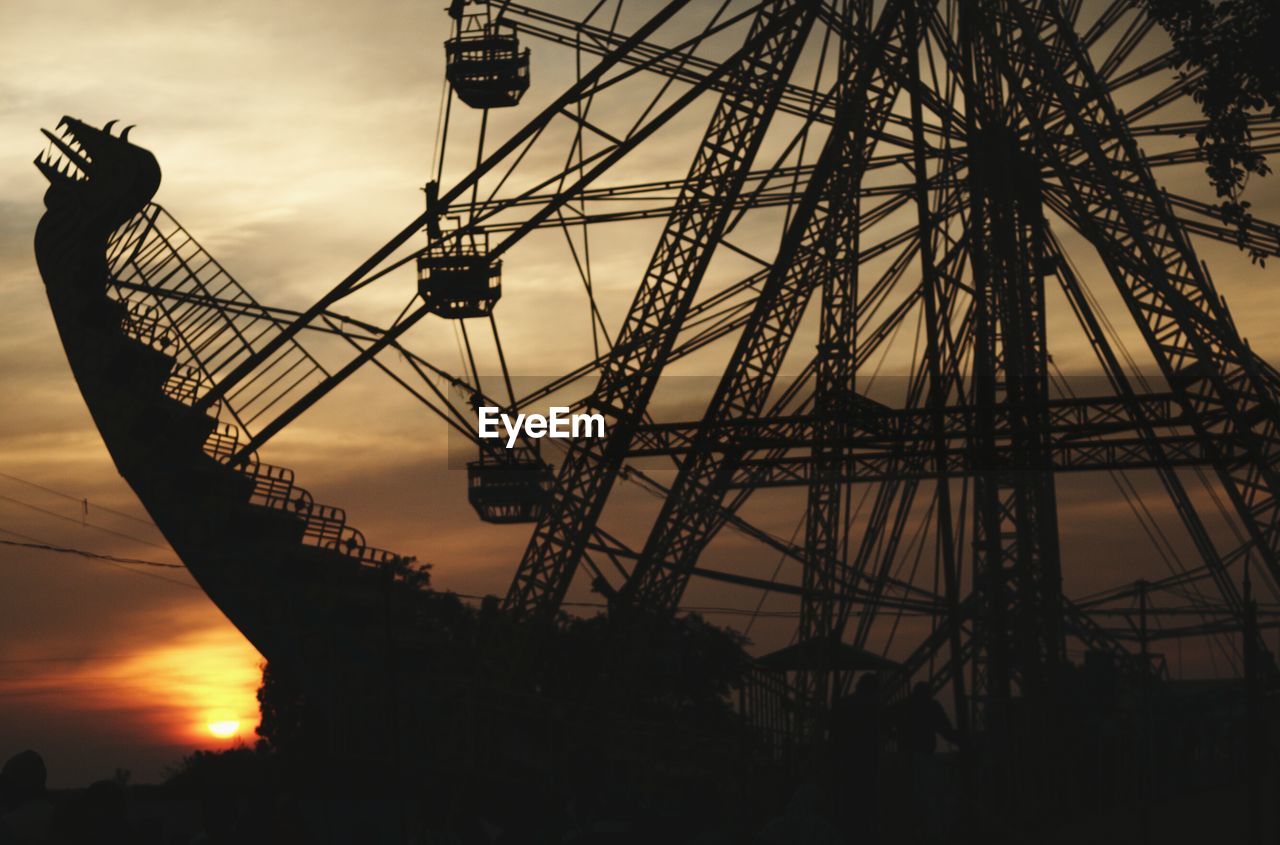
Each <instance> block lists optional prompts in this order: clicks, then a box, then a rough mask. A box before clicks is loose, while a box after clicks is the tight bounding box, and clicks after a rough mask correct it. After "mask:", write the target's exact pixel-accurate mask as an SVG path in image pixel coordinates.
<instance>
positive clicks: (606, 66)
mask: <svg viewBox="0 0 1280 845" xmlns="http://www.w3.org/2000/svg"><path fill="white" fill-rule="evenodd" d="M687 3H688V0H670V2H668V3H666V4H665V5H664V6H663V7H662V8H661V9H660V10H659V11H658V12H657V13H656V14H655V15H653V16H652V17H651V18H649V20H648V21H646V22H645V23H644V24H642V25H641V26H640V27H639V28H638V29H637V30H636V31H635V33H634V34H633V35H632V36H631V37H630V38H628V39H627V40H626V41H625V42H623V43H622V44H621V45H619V47H618V49H617V50H615V51H613V52H612V53H610V54H609V55H607V56H605V57H604V58H603V59H602V60H601V61H600V62H599V63H598V64H597V65H596V66H595V67H593V68H592V69H591V70H590V71H588V72H587V73H586V74H584V75H583V76H582V77H581V78H580V79H579V80H578V81H577V83H575V84H574V85H572V86H570V87H569V88H568V89H566V90H565V92H564V93H562V94H561V95H560V96H559V97H557V98H555V100H554V101H553V102H552V103H550V104H549V105H548V106H546V107H545V108H544V109H543V111H542V112H541V113H540V114H539V115H537V116H536V117H535V118H534V119H533V120H531V121H529V122H528V123H526V124H525V125H524V126H523V127H522V128H521V129H519V130H517V131H516V132H515V133H513V134H512V136H511V137H510V138H509V139H508V140H507V141H506V142H504V143H503V144H502V145H500V146H499V148H498V149H497V150H495V151H494V152H493V153H491V154H490V155H489V156H488V157H487V158H486V159H485V160H484V161H483V162H481V164H480V166H479V167H477V168H476V169H475V170H474V171H472V172H471V173H470V174H469V175H468V176H467V177H466V178H464V179H463V180H462V181H461V182H459V183H458V184H456V185H455V186H454V187H453V188H452V189H451V190H450V191H449V192H448V193H447V194H445V195H444V196H443V197H441V198H440V200H439V202H440V205H441V206H443V207H445V208H447V207H448V206H449V205H451V204H452V203H453V202H454V201H456V200H457V199H458V198H459V197H461V196H463V195H464V194H465V193H466V192H467V191H469V190H471V189H472V187H473V186H474V185H476V184H478V182H479V180H480V179H481V178H482V177H483V176H484V175H485V174H486V173H488V172H489V171H490V170H492V169H493V168H495V167H497V166H498V165H499V164H500V163H501V162H503V161H504V160H506V159H507V158H508V157H509V156H510V155H512V153H514V152H516V151H517V150H519V149H521V148H522V147H523V146H524V145H525V144H526V142H527V141H529V139H530V138H532V137H533V136H535V135H536V134H538V133H540V132H541V131H542V129H543V128H544V127H545V126H546V124H547V123H548V122H549V121H550V120H551V119H552V118H553V117H555V116H556V115H558V114H559V113H560V111H561V110H562V109H563V108H564V107H565V106H567V105H569V104H570V103H573V102H576V101H578V100H580V99H582V98H583V97H584V96H585V95H586V93H587V92H588V91H589V90H590V89H591V88H592V87H593V86H594V85H595V84H596V83H597V82H598V81H599V79H600V78H601V77H602V76H604V74H606V73H607V72H608V71H609V70H610V69H611V68H613V67H614V66H616V65H617V64H618V63H619V62H620V61H621V60H622V58H623V56H624V55H625V53H626V52H627V51H628V50H629V49H630V48H631V47H632V46H633V45H635V44H638V43H641V42H643V41H644V40H645V39H646V38H647V37H648V36H649V35H650V34H652V33H653V32H654V31H656V30H657V29H658V28H659V27H661V26H662V25H663V24H664V23H666V22H667V21H668V20H669V19H670V18H671V17H672V16H673V15H675V14H676V12H678V11H679V10H680V9H681V8H682V7H683V6H684V5H686V4H687ZM434 219H435V218H434V217H433V210H432V209H428V211H426V212H424V213H423V214H421V215H419V216H418V217H416V218H415V219H414V220H413V221H412V222H411V223H409V225H407V226H405V228H404V229H402V230H401V231H400V232H399V233H397V234H396V235H395V236H394V237H393V238H392V239H391V240H390V241H388V242H387V243H386V244H384V245H383V246H382V247H381V248H379V249H378V250H377V251H376V252H374V254H373V255H371V256H370V257H369V258H368V259H366V260H365V261H364V262H363V263H361V264H360V266H359V267H357V268H356V269H355V270H354V271H353V272H352V273H351V274H350V275H348V276H347V277H346V278H345V279H343V280H342V281H341V282H339V283H338V284H337V285H336V286H335V287H334V288H333V289H332V290H330V291H329V292H328V293H327V294H325V295H324V296H323V297H321V298H320V299H319V300H318V301H317V302H316V303H315V304H314V305H312V306H311V307H310V308H308V309H307V310H306V311H305V312H303V314H302V315H301V316H300V317H299V318H298V319H297V320H295V321H294V322H293V323H291V324H290V325H289V326H287V327H285V328H284V329H282V330H281V331H280V332H279V333H278V334H277V335H276V336H275V337H273V338H272V339H271V340H269V341H268V342H267V343H266V344H265V345H263V346H262V347H261V348H259V349H257V350H255V351H254V352H252V353H251V354H249V355H247V356H246V357H245V359H244V360H243V361H241V362H240V363H239V364H238V365H237V366H236V367H235V368H234V369H232V370H231V371H230V372H228V373H226V374H225V375H224V376H222V377H221V379H220V380H219V381H218V382H217V383H215V384H213V385H212V386H211V387H210V389H209V390H207V391H206V392H205V393H204V394H203V396H201V397H200V398H199V399H198V400H197V402H196V405H195V407H196V409H197V410H208V409H209V408H210V407H211V406H212V405H213V404H214V403H216V402H218V401H219V400H220V399H222V398H223V397H224V396H225V395H226V393H227V392H228V391H229V390H231V389H232V388H233V387H234V386H235V385H236V384H237V383H239V382H240V381H241V380H243V379H244V378H246V377H247V376H249V375H250V374H251V373H252V372H253V371H254V370H255V369H256V368H258V367H260V366H261V365H262V364H263V363H264V362H265V361H267V360H268V359H269V358H270V357H271V356H272V355H273V354H275V352H276V351H277V350H279V349H280V348H281V347H282V346H284V345H285V344H286V343H288V342H289V341H291V340H292V339H293V337H294V336H295V335H296V334H297V333H298V332H299V331H301V330H302V328H303V327H304V326H305V325H307V324H308V323H310V322H312V321H313V320H315V319H316V318H317V317H319V315H320V314H321V312H323V311H324V310H325V309H327V308H329V307H330V306H331V305H333V304H334V303H335V302H337V301H339V300H340V299H342V298H343V297H345V296H347V295H348V294H349V293H350V292H351V291H352V289H353V288H355V287H357V286H358V285H359V284H360V283H361V282H362V281H363V280H365V278H366V277H367V276H368V275H369V274H370V273H373V272H374V271H375V270H376V269H377V268H378V267H379V266H380V265H381V264H383V262H384V261H386V260H387V259H388V258H390V257H391V256H392V255H393V254H394V253H395V252H396V251H397V250H398V249H399V248H400V247H402V246H403V245H404V244H405V243H406V242H408V240H409V239H410V238H412V237H413V236H414V235H415V234H417V233H418V232H419V231H420V230H421V228H422V227H423V226H424V225H427V224H429V223H432V222H433V221H434ZM401 263H403V262H401ZM421 316H423V314H418V315H417V317H415V319H414V322H416V319H417V318H420V317H421ZM363 363H365V360H364V359H358V360H357V362H356V364H355V367H353V368H351V370H350V371H346V370H345V369H344V371H346V372H348V374H349V372H351V371H354V369H357V368H358V367H359V365H360V364H363ZM326 392H327V391H326Z"/></svg>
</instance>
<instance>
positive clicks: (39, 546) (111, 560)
mask: <svg viewBox="0 0 1280 845" xmlns="http://www.w3.org/2000/svg"><path fill="white" fill-rule="evenodd" d="M0 533H3V534H8V535H10V536H13V537H20V538H22V540H23V541H25V542H16V541H13V540H0V545H5V546H14V547H17V548H27V549H34V550H36V551H47V552H53V553H55V554H65V555H72V556H74V557H81V558H85V559H88V560H94V561H98V562H101V563H105V564H107V565H108V566H114V567H116V568H118V569H121V570H123V571H125V572H132V573H133V574H135V575H143V576H145V577H147V578H155V579H156V580H158V581H165V582H167V583H169V584H176V585H178V586H179V587H186V588H187V589H189V590H198V589H200V588H199V587H198V586H196V585H195V584H188V583H186V582H185V581H178V580H176V579H174V578H168V577H165V576H164V575H160V574H158V573H155V572H144V571H142V570H140V569H134V568H133V567H135V566H150V567H157V568H164V569H186V567H185V566H182V565H181V564H177V563H161V562H159V561H153V560H143V559H141V558H122V557H116V556H115V555H107V554H101V553H99V552H91V551H87V550H85V549H74V548H70V547H68V546H55V545H54V544H52V543H46V542H44V541H42V540H40V539H38V538H36V537H31V536H29V535H27V534H21V533H19V532H17V531H12V530H10V529H8V528H3V527H0Z"/></svg>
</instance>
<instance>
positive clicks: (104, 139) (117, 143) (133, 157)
mask: <svg viewBox="0 0 1280 845" xmlns="http://www.w3.org/2000/svg"><path fill="white" fill-rule="evenodd" d="M115 123H116V121H114V120H112V121H110V122H108V123H107V124H106V125H105V126H103V127H102V128H101V129H98V128H97V127H94V126H90V125H89V124H87V123H85V122H84V121H81V120H77V119H76V118H74V117H64V118H62V120H60V121H58V125H57V127H56V128H55V130H54V131H52V132H50V131H49V130H48V129H41V130H40V131H41V132H43V133H44V134H45V137H47V138H48V139H49V148H48V149H47V150H45V151H44V152H43V153H41V154H40V155H39V156H37V157H36V159H35V165H36V167H37V168H39V170H40V172H41V173H43V174H44V175H45V178H47V179H48V180H49V190H48V191H46V192H45V195H44V204H45V207H46V208H47V209H48V210H49V213H48V214H46V215H45V217H44V219H43V220H42V221H41V224H42V226H43V225H44V223H45V222H46V221H50V220H51V219H54V220H60V221H63V222H64V223H74V224H75V225H77V226H80V227H86V228H88V229H89V230H91V232H85V233H84V234H93V235H100V236H101V237H103V238H105V237H107V236H108V235H110V234H111V232H113V231H115V229H116V228H118V227H119V226H120V225H122V224H123V223H124V222H125V221H127V220H129V218H131V217H133V216H134V215H135V214H137V213H138V212H139V211H141V210H142V209H143V208H144V207H145V206H146V204H147V203H148V202H150V201H151V198H152V197H153V196H155V193H156V190H157V189H158V188H159V187H160V164H159V163H158V162H157V161H156V157H155V156H153V155H152V154H151V153H150V152H149V151H148V150H145V149H143V148H142V147H139V146H137V145H135V144H132V143H130V142H129V130H130V129H132V128H133V127H128V128H126V129H125V130H124V131H123V132H121V133H120V135H119V136H116V135H112V134H111V129H112V126H113V125H114V124H115ZM38 237H39V236H38V235H37V238H38Z"/></svg>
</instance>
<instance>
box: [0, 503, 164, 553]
mask: <svg viewBox="0 0 1280 845" xmlns="http://www.w3.org/2000/svg"><path fill="white" fill-rule="evenodd" d="M0 500H4V501H6V502H12V503H13V504H15V505H20V506H22V507H24V508H29V509H31V510H33V511H37V512H38V513H42V514H45V515H47V516H52V517H54V518H55V519H61V520H63V521H64V522H70V523H72V524H73V525H80V526H82V527H86V528H93V529H96V530H98V531H102V532H105V533H107V534H114V535H115V536H117V537H121V538H123V539H125V540H132V541H134V542H135V543H143V544H145V545H148V546H151V547H152V548H156V549H161V550H163V551H167V548H166V547H165V546H162V545H160V544H159V543H153V542H151V541H150V540H146V539H144V538H142V537H138V536H135V535H133V534H129V533H126V532H124V531H116V530H115V529H113V528H107V527H106V526H103V525H98V524H96V523H93V522H89V521H88V520H85V519H75V518H73V517H70V516H67V515H66V514H62V513H58V512H57V511H51V510H49V509H48V508H42V507H40V506H39V505H33V504H31V503H30V502H24V501H23V500H22V499H15V498H14V497H12V496H4V495H0Z"/></svg>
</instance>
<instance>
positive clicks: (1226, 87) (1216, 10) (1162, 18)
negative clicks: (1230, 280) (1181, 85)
mask: <svg viewBox="0 0 1280 845" xmlns="http://www.w3.org/2000/svg"><path fill="white" fill-rule="evenodd" d="M1144 3H1145V6H1146V8H1147V11H1148V12H1149V13H1150V14H1151V15H1152V17H1153V18H1154V19H1155V20H1156V21H1157V22H1158V23H1159V24H1160V25H1161V26H1162V27H1163V28H1164V29H1165V30H1166V31H1167V32H1168V33H1169V36H1170V38H1171V39H1172V40H1173V47H1174V50H1175V52H1176V55H1177V61H1178V68H1179V70H1180V72H1181V74H1182V75H1183V77H1184V78H1190V79H1192V80H1193V81H1192V82H1191V84H1190V91H1191V95H1192V97H1193V98H1194V99H1195V101H1196V103H1197V104H1199V106H1200V109H1201V110H1202V111H1203V112H1204V116H1205V125H1204V127H1203V128H1202V129H1201V130H1200V131H1199V132H1197V133H1196V142H1197V143H1198V144H1199V145H1200V147H1201V149H1203V150H1204V153H1205V160H1206V168H1205V169H1206V172H1207V173H1208V175H1209V179H1210V181H1211V182H1212V184H1213V186H1214V189H1215V190H1216V191H1217V193H1218V196H1219V197H1220V198H1221V199H1222V205H1221V208H1222V211H1223V216H1224V219H1225V220H1226V221H1227V222H1228V223H1229V224H1232V225H1234V226H1235V227H1236V228H1237V230H1238V233H1239V234H1238V238H1239V242H1240V244H1241V246H1242V247H1243V245H1244V241H1245V233H1246V232H1247V230H1248V227H1249V224H1250V222H1251V221H1252V216H1251V214H1250V213H1249V208H1250V203H1249V202H1247V201H1246V200H1244V198H1243V196H1244V191H1245V188H1246V187H1247V185H1248V183H1249V178H1250V177H1251V176H1266V175H1267V174H1268V173H1270V172H1271V168H1270V166H1269V165H1268V164H1267V160H1266V156H1265V155H1263V154H1261V153H1259V152H1258V151H1257V150H1256V149H1255V147H1254V144H1253V133H1252V131H1251V128H1250V120H1251V118H1257V117H1259V116H1263V117H1265V116H1268V115H1269V116H1270V117H1272V118H1275V117H1280V3H1277V2H1276V0H1144ZM1252 257H1253V259H1254V260H1255V261H1261V260H1262V258H1263V255H1262V254H1259V253H1257V252H1254V253H1253V255H1252Z"/></svg>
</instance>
